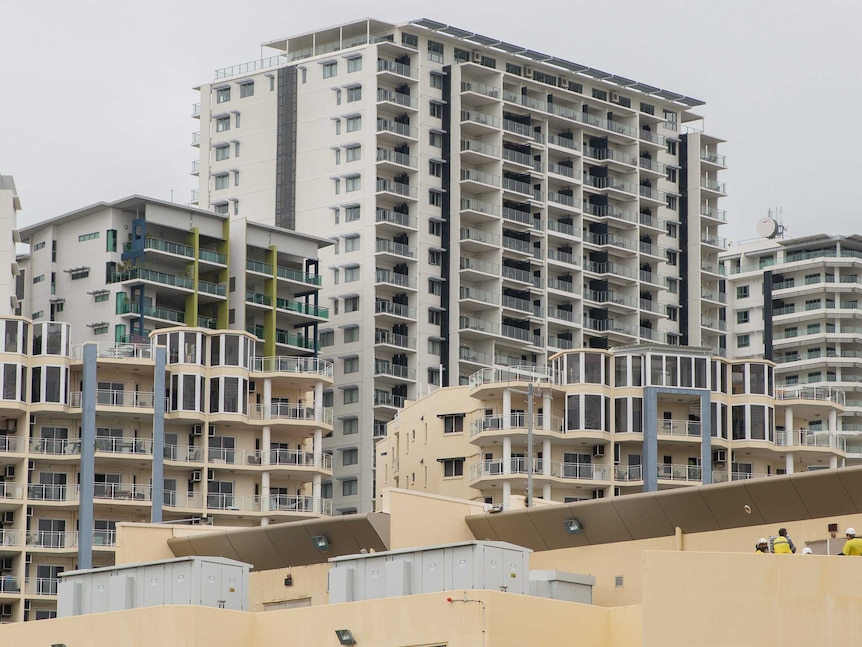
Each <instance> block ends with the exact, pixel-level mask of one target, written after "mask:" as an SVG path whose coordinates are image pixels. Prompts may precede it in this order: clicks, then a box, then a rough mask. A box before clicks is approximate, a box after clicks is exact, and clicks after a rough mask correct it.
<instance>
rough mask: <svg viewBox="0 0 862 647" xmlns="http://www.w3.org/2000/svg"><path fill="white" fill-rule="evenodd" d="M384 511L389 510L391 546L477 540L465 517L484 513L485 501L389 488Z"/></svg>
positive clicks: (385, 491) (430, 544)
mask: <svg viewBox="0 0 862 647" xmlns="http://www.w3.org/2000/svg"><path fill="white" fill-rule="evenodd" d="M382 496H383V502H382V508H381V510H382V511H383V512H388V513H389V522H390V531H389V532H390V548H391V549H393V550H395V549H398V548H412V547H414V546H433V545H435V544H448V543H451V542H456V541H472V540H473V539H475V537H473V533H472V532H471V531H470V528H469V527H468V526H467V522H466V521H465V520H464V519H465V517H467V516H468V515H472V514H481V513H482V512H484V510H485V506H484V504H483V503H479V502H476V501H465V500H463V499H452V498H449V497H444V496H437V495H435V494H422V493H419V492H414V491H406V490H396V489H387V490H384V491H383V495H382Z"/></svg>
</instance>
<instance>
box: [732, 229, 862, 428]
mask: <svg viewBox="0 0 862 647" xmlns="http://www.w3.org/2000/svg"><path fill="white" fill-rule="evenodd" d="M721 258H722V261H721V264H722V272H723V273H724V275H725V280H726V284H727V303H728V310H729V313H728V317H729V319H730V323H731V326H732V330H733V334H732V335H731V336H730V339H729V340H728V347H729V348H728V351H729V354H730V355H731V356H732V357H734V358H750V357H765V358H766V359H771V360H773V361H774V362H775V363H776V367H775V381H776V386H778V387H796V386H801V385H805V386H809V385H810V386H816V387H821V386H822V387H834V388H838V389H841V390H842V391H844V392H845V393H846V411H845V412H844V414H843V415H842V416H841V417H840V419H839V421H838V426H839V433H841V434H842V435H843V436H846V440H847V443H848V444H853V445H859V444H860V441H862V365H860V358H862V306H860V297H862V280H860V277H862V237H860V236H858V235H850V236H841V235H834V236H833V235H826V234H817V235H812V236H803V237H800V238H787V239H781V238H777V239H771V240H769V239H765V240H760V241H757V242H754V243H748V244H745V245H738V246H734V247H731V248H729V249H728V250H727V251H725V252H724V253H723V254H722V257H721ZM807 424H808V425H809V426H811V425H814V426H815V427H819V428H821V429H826V428H827V424H828V423H827V421H825V420H821V421H814V422H813V423H812V422H810V421H809V422H808V423H807ZM793 425H794V423H793V421H792V419H791V420H786V421H785V427H786V428H788V429H793V428H795V427H794V426H793Z"/></svg>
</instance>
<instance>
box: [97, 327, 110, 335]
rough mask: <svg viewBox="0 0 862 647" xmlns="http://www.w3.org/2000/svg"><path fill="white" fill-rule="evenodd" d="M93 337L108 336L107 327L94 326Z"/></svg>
mask: <svg viewBox="0 0 862 647" xmlns="http://www.w3.org/2000/svg"><path fill="white" fill-rule="evenodd" d="M93 334H94V335H106V334H108V326H96V327H95V328H93Z"/></svg>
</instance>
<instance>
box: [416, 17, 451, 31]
mask: <svg viewBox="0 0 862 647" xmlns="http://www.w3.org/2000/svg"><path fill="white" fill-rule="evenodd" d="M410 24H411V25H418V26H420V27H425V28H426V29H443V28H444V27H446V24H445V23H442V22H437V21H436V20H430V19H428V18H420V19H419V20H413V21H411V22H410Z"/></svg>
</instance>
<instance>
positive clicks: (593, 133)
mask: <svg viewBox="0 0 862 647" xmlns="http://www.w3.org/2000/svg"><path fill="white" fill-rule="evenodd" d="M264 45H265V46H266V47H267V48H268V49H269V50H270V51H271V52H272V56H271V57H269V58H264V59H261V60H256V61H251V62H249V63H244V64H241V65H236V66H232V67H229V68H225V69H221V70H217V71H216V75H215V76H216V78H215V80H214V81H213V82H211V83H205V84H202V85H201V86H200V87H199V90H200V102H199V103H198V104H196V105H195V106H194V108H193V116H194V117H195V118H197V119H199V120H200V130H199V132H195V133H194V135H193V145H195V146H197V147H199V158H198V159H197V160H195V161H194V163H193V173H194V174H196V175H198V177H199V187H198V189H197V190H196V191H195V193H194V194H193V200H194V201H195V202H196V203H197V204H199V205H200V206H201V207H202V208H205V209H213V210H215V211H217V212H219V213H222V214H225V215H229V216H230V217H231V218H241V217H247V218H249V219H252V218H254V219H259V218H263V219H264V220H265V222H267V223H268V224H271V225H278V226H281V227H286V228H288V229H294V230H297V231H301V232H305V233H309V234H314V235H317V236H326V237H329V238H330V239H331V240H332V242H333V244H332V245H331V246H330V247H328V248H326V249H324V250H321V263H322V265H321V274H322V275H323V285H322V298H323V300H325V301H328V303H329V305H330V314H331V316H330V320H329V321H330V323H329V325H327V326H322V327H321V329H320V335H321V346H322V350H321V352H322V355H323V356H324V357H326V358H329V359H331V360H332V361H333V362H334V364H335V383H336V384H337V387H336V388H335V389H333V390H332V391H330V392H327V393H326V394H325V396H324V397H325V398H327V399H328V401H330V402H331V403H332V405H333V406H334V407H335V411H336V424H335V430H334V433H333V436H332V438H330V439H327V441H326V442H327V446H328V448H330V449H332V450H334V453H335V456H336V459H335V465H334V470H335V473H336V475H337V479H336V481H335V482H334V487H333V498H334V502H335V509H336V510H337V511H340V512H342V513H349V512H354V511H359V510H363V511H364V510H369V509H370V508H371V506H372V499H373V492H374V478H373V455H374V452H373V445H374V439H375V438H378V437H380V436H382V435H384V434H385V433H386V424H387V423H388V422H389V421H390V420H392V419H393V417H394V416H395V415H396V414H397V413H398V412H399V410H400V409H401V408H402V407H403V406H404V403H405V401H407V400H414V399H416V398H417V397H419V396H421V395H422V394H424V393H427V392H428V391H429V390H430V389H432V388H434V387H435V386H437V385H458V384H466V383H467V382H468V380H469V376H470V375H471V374H473V373H475V372H476V371H477V370H479V369H482V368H485V367H494V366H511V365H520V366H525V365H526V366H529V365H538V366H544V365H546V364H547V359H548V357H549V356H550V355H552V354H554V353H556V352H558V351H560V350H568V349H572V348H580V347H591V348H608V347H613V346H618V345H622V344H631V343H636V342H651V343H662V344H675V345H684V346H689V345H690V346H697V347H706V348H710V349H715V350H716V352H723V349H724V346H725V343H724V338H725V316H724V309H725V304H724V302H723V301H722V300H721V298H720V293H721V291H720V289H719V283H720V281H721V276H720V274H719V273H718V253H719V251H720V250H721V248H722V244H723V242H722V240H721V238H720V237H719V236H718V228H719V226H720V225H722V224H723V223H724V221H725V218H724V212H723V211H722V210H721V209H719V206H718V205H719V200H720V198H721V197H722V196H723V195H725V187H724V184H723V183H722V182H720V181H719V173H720V171H721V170H722V169H724V168H725V160H724V157H723V156H722V155H721V154H720V153H719V146H720V144H721V140H720V139H717V138H715V137H713V136H710V135H707V134H706V133H704V132H702V131H701V130H700V129H699V127H698V128H695V127H694V126H699V125H700V123H701V117H700V116H699V115H698V114H696V113H695V112H693V109H695V108H697V107H698V106H700V105H702V103H703V102H701V101H699V100H697V99H693V98H691V97H689V96H686V95H684V94H681V93H677V92H672V91H669V90H664V89H661V88H658V87H655V86H652V85H648V84H646V83H642V82H638V81H634V80H631V79H628V78H625V77H622V76H617V75H614V74H610V73H607V72H603V71H601V70H598V69H595V68H592V67H589V66H587V65H583V64H579V63H575V62H572V61H569V60H567V59H564V58H559V57H555V56H552V55H550V54H543V53H540V52H538V51H535V50H532V49H528V48H526V47H523V46H519V45H515V44H512V43H507V42H503V41H500V40H499V39H495V38H491V37H487V36H483V35H480V34H475V33H472V32H470V31H467V30H463V29H460V28H457V27H453V26H449V25H445V24H442V23H439V22H435V21H432V20H427V19H423V20H417V21H413V22H409V23H404V24H399V25H393V24H388V23H385V22H380V21H377V20H363V21H359V22H355V23H350V24H345V25H341V26H338V27H333V28H329V29H322V30H319V31H315V32H312V33H307V34H301V35H297V36H292V37H289V38H284V39H280V40H277V41H271V42H268V43H265V44H264Z"/></svg>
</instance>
